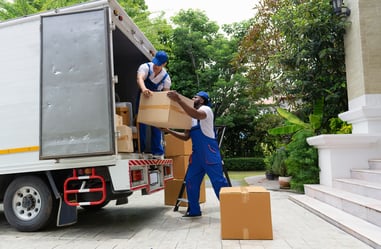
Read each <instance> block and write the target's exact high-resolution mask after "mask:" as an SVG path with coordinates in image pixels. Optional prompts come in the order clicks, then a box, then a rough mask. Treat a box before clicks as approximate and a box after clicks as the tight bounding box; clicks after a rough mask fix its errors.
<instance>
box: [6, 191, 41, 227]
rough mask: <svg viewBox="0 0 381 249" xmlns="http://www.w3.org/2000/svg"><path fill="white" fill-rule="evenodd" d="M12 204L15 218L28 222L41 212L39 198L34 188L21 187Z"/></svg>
mask: <svg viewBox="0 0 381 249" xmlns="http://www.w3.org/2000/svg"><path fill="white" fill-rule="evenodd" d="M12 204H13V205H12V206H13V210H14V213H15V215H16V216H17V218H19V219H20V220H24V221H29V220H32V219H33V218H35V217H36V216H37V215H38V214H39V213H40V211H41V196H40V193H39V192H38V191H37V190H36V189H35V188H32V187H22V188H20V189H18V190H17V192H16V193H15V195H14V197H13V201H12Z"/></svg>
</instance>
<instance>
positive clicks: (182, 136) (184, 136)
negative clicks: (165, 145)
mask: <svg viewBox="0 0 381 249" xmlns="http://www.w3.org/2000/svg"><path fill="white" fill-rule="evenodd" d="M163 130H164V131H165V132H168V133H170V134H172V135H173V136H175V137H177V138H178V139H181V140H184V141H186V140H188V139H189V138H190V132H189V130H185V131H184V132H178V131H174V130H171V129H167V128H164V129H163Z"/></svg>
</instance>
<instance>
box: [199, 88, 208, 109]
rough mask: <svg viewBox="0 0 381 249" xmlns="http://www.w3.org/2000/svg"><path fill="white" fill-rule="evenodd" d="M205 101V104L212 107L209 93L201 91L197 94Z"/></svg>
mask: <svg viewBox="0 0 381 249" xmlns="http://www.w3.org/2000/svg"><path fill="white" fill-rule="evenodd" d="M196 96H200V97H201V98H203V99H204V100H205V102H204V104H205V105H208V106H210V99H209V94H208V93H207V92H204V91H201V92H198V93H197V94H196Z"/></svg>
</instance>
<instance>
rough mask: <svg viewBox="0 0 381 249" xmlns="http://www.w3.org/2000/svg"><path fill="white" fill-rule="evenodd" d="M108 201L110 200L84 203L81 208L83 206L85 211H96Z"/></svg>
mask: <svg viewBox="0 0 381 249" xmlns="http://www.w3.org/2000/svg"><path fill="white" fill-rule="evenodd" d="M109 202H110V201H104V202H102V203H101V204H98V205H84V206H81V208H83V209H85V210H87V211H98V210H100V209H102V208H103V207H105V206H106V205H107V204H108V203H109Z"/></svg>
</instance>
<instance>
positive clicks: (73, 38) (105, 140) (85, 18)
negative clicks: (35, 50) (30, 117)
mask: <svg viewBox="0 0 381 249" xmlns="http://www.w3.org/2000/svg"><path fill="white" fill-rule="evenodd" d="M108 18H109V17H108V9H107V8H102V9H96V10H90V11H82V12H76V13H65V14H59V15H57V14H56V15H49V16H42V17H41V106H40V159H52V158H68V157H79V156H90V155H110V154H114V153H115V134H114V133H115V132H114V128H113V127H114V118H113V116H114V112H113V97H112V96H113V84H112V77H111V66H110V64H111V62H110V58H111V56H110V53H111V49H110V39H109V25H108Z"/></svg>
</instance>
